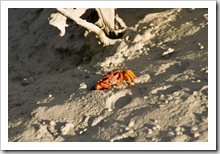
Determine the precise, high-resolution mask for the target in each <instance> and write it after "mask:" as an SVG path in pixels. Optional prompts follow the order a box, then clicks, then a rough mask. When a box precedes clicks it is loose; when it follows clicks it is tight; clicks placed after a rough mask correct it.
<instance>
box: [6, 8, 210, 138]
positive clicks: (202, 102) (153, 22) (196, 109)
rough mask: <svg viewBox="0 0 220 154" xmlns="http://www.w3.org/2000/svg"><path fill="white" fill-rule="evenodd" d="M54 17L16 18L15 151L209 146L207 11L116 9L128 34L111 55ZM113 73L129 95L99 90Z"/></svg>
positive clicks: (12, 33)
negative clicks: (103, 145) (37, 146)
mask: <svg viewBox="0 0 220 154" xmlns="http://www.w3.org/2000/svg"><path fill="white" fill-rule="evenodd" d="M54 12H56V10H54V9H9V14H8V16H9V23H8V29H9V34H8V39H9V51H8V52H9V54H8V55H9V57H8V60H9V64H8V68H9V72H8V75H9V78H8V81H9V91H8V93H9V95H8V99H9V102H8V107H9V119H8V122H9V125H8V130H9V134H8V140H9V141H10V142H24V141H35V142H42V141H43V142H44V141H47V142H56V141H58V142H85V141H88V142H110V141H112V142H177V141H178V142H189V141H190V142H207V141H208V10H207V9H117V10H116V13H118V14H119V16H120V17H121V18H122V19H123V20H124V22H125V23H126V25H127V26H128V28H127V31H126V32H125V34H124V35H123V36H122V38H121V39H118V41H117V42H116V43H115V44H114V45H110V46H106V47H103V46H102V45H101V44H99V43H98V40H97V38H96V36H95V35H94V34H93V33H88V32H87V31H86V30H85V29H84V28H82V27H80V26H77V25H76V24H75V23H74V22H72V21H71V20H70V21H68V22H69V23H68V24H69V27H68V28H67V29H66V34H65V35H64V36H63V37H60V36H59V30H58V29H56V28H55V27H53V26H51V25H49V17H50V15H51V14H52V13H54ZM114 69H121V70H126V69H130V70H132V71H133V72H134V73H135V74H136V76H137V79H136V80H135V84H134V85H133V86H129V87H123V88H115V89H111V90H104V91H103V90H102V91H96V90H94V86H95V84H96V83H97V81H98V80H99V79H100V78H101V77H102V76H103V75H104V74H105V73H107V72H109V71H112V70H114Z"/></svg>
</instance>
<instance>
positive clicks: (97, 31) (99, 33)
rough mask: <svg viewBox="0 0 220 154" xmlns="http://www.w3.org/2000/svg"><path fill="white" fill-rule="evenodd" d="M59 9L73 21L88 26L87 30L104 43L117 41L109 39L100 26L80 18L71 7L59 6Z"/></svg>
mask: <svg viewBox="0 0 220 154" xmlns="http://www.w3.org/2000/svg"><path fill="white" fill-rule="evenodd" d="M57 10H58V11H59V12H60V13H61V14H63V15H64V16H66V17H68V18H70V19H72V20H73V21H75V22H76V24H78V25H80V26H82V27H84V28H86V29H87V30H89V31H91V32H94V33H95V34H96V35H97V36H98V37H99V39H100V41H101V42H102V43H103V44H104V45H109V44H113V43H115V40H111V39H109V38H108V37H107V36H106V35H105V33H104V31H103V30H102V29H100V28H99V27H98V26H96V25H94V24H92V23H89V22H87V21H86V20H83V19H81V18H79V17H78V16H75V14H74V10H70V9H68V10H67V9H64V8H57Z"/></svg>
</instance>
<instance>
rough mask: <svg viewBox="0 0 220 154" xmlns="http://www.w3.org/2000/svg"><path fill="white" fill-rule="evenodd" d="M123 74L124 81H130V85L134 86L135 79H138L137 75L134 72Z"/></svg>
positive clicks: (128, 71)
mask: <svg viewBox="0 0 220 154" xmlns="http://www.w3.org/2000/svg"><path fill="white" fill-rule="evenodd" d="M122 73H123V79H124V80H126V79H128V82H129V84H130V85H132V83H133V81H134V79H136V75H135V74H134V72H132V71H131V70H125V71H123V72H122Z"/></svg>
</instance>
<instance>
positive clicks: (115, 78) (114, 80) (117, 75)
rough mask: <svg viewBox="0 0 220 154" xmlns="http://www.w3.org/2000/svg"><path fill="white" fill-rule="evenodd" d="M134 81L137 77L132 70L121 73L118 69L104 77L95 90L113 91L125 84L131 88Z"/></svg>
mask: <svg viewBox="0 0 220 154" xmlns="http://www.w3.org/2000/svg"><path fill="white" fill-rule="evenodd" d="M134 79H136V75H135V74H134V72H132V71H131V70H124V71H121V70H119V69H116V70H114V71H112V72H109V73H107V74H106V75H104V76H103V77H102V78H101V79H100V80H99V81H98V83H97V84H96V86H95V89H96V90H103V89H111V88H113V87H117V86H119V85H120V84H123V83H125V84H126V83H128V84H129V85H130V86H131V85H133V82H134Z"/></svg>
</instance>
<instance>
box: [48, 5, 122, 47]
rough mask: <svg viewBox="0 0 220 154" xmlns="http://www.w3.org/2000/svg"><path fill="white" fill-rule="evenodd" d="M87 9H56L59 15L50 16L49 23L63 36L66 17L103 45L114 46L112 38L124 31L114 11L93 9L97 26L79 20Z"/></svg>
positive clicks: (120, 20)
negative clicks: (92, 34)
mask: <svg viewBox="0 0 220 154" xmlns="http://www.w3.org/2000/svg"><path fill="white" fill-rule="evenodd" d="M87 9H88V8H85V9H64V8H57V10H58V12H59V13H55V14H52V15H51V19H50V21H49V23H50V24H51V25H53V26H55V27H57V28H58V29H59V30H60V36H63V35H64V34H65V28H66V27H68V25H67V24H66V20H67V17H68V18H70V19H72V20H73V21H75V22H76V24H78V25H80V26H82V27H84V28H86V29H87V30H88V31H90V32H94V33H95V34H96V35H97V36H98V38H99V40H100V42H101V43H103V45H110V44H114V43H115V41H116V40H115V39H112V38H117V37H118V36H119V34H120V33H123V32H124V30H125V29H126V25H125V24H124V22H123V20H122V19H121V18H120V17H118V16H117V15H115V9H101V8H97V9H95V10H96V11H97V14H98V16H99V20H98V21H97V22H96V24H97V25H96V24H93V23H90V22H87V21H86V20H83V19H82V18H80V16H82V15H83V14H84V13H85V11H86V10H87Z"/></svg>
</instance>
